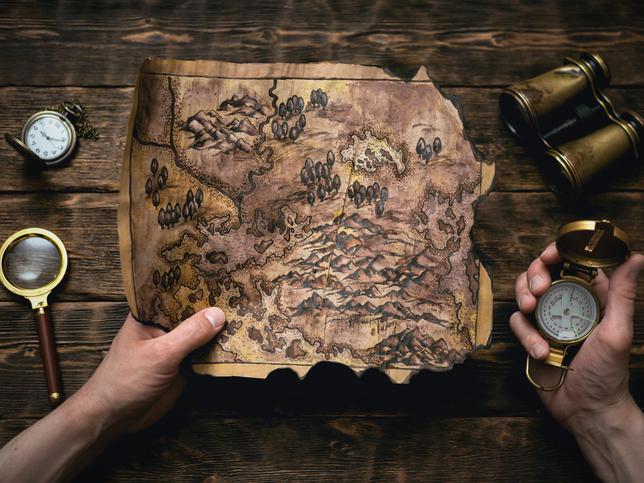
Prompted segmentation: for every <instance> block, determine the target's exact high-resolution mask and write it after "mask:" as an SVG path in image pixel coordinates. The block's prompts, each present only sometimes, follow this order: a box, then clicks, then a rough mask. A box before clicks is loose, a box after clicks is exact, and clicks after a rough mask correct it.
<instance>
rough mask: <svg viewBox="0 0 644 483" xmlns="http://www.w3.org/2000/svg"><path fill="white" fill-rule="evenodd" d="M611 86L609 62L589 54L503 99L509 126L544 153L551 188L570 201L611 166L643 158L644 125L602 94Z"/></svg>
mask: <svg viewBox="0 0 644 483" xmlns="http://www.w3.org/2000/svg"><path fill="white" fill-rule="evenodd" d="M609 82H610V70H609V69H608V65H606V62H604V60H603V59H602V58H601V57H600V56H599V55H596V54H591V53H589V52H584V53H581V54H580V55H579V56H578V57H577V58H570V57H568V58H566V59H565V60H564V63H563V65H562V66H560V67H557V68H555V69H552V70H550V71H548V72H546V73H545V74H541V75H539V76H537V77H534V78H532V79H529V80H527V81H524V82H519V83H517V84H514V85H512V86H510V87H508V88H506V89H504V90H503V92H502V94H501V96H500V98H499V105H500V108H501V115H502V117H503V120H504V122H505V124H506V126H507V127H508V129H509V130H510V132H511V133H512V134H514V135H515V136H516V137H518V138H519V139H520V140H521V141H522V142H523V143H524V144H526V145H527V146H528V147H529V148H531V149H532V150H534V151H537V152H539V153H540V154H541V156H542V168H543V172H544V175H545V177H546V181H547V183H548V185H549V187H550V189H552V191H554V192H555V193H557V194H558V195H561V196H562V197H564V198H571V199H575V198H579V197H580V196H581V195H582V194H583V193H584V191H585V190H586V189H587V188H588V186H590V185H591V184H596V183H597V181H598V180H599V179H600V175H602V174H605V173H606V171H607V170H608V169H609V168H610V167H612V166H614V165H616V164H617V163H619V162H627V163H631V164H634V163H635V162H636V161H637V160H639V159H640V156H641V155H642V139H644V121H643V120H642V118H641V117H640V116H639V115H638V114H637V113H635V112H632V111H625V112H622V113H621V114H618V113H617V111H616V110H615V108H614V107H613V104H612V103H611V101H610V99H608V97H606V95H605V94H604V93H603V92H602V91H603V89H604V88H606V87H607V86H608V84H609Z"/></svg>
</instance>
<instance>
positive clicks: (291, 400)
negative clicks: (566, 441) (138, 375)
mask: <svg viewBox="0 0 644 483" xmlns="http://www.w3.org/2000/svg"><path fill="white" fill-rule="evenodd" d="M514 310H516V308H515V304H514V303H512V302H497V303H495V305H494V331H493V334H492V346H491V347H490V348H489V349H488V350H481V351H479V352H477V353H476V354H474V355H473V357H472V358H471V359H470V360H468V361H466V362H465V363H464V364H462V365H457V366H456V367H455V368H454V370H453V371H450V372H443V373H432V372H428V371H426V372H422V373H420V374H418V375H417V376H416V377H414V378H413V379H412V381H411V382H410V384H409V385H396V384H392V383H391V382H389V380H388V379H387V378H386V377H385V376H384V375H383V374H382V373H380V372H378V371H377V370H370V371H368V372H367V373H365V374H364V375H363V376H362V377H357V376H356V375H355V374H354V373H353V372H352V371H351V370H349V369H348V368H346V367H344V366H340V365H335V364H328V363H323V364H320V365H318V366H316V367H314V368H313V369H312V370H311V372H310V373H309V375H308V376H307V377H306V378H305V379H304V380H303V381H300V380H299V379H298V378H297V377H296V376H295V374H294V373H293V372H291V371H288V370H280V371H276V372H274V373H272V374H271V375H270V376H269V377H268V379H267V380H254V379H241V378H217V379H213V378H210V377H203V376H193V377H191V380H190V384H189V386H188V388H187V389H186V391H185V393H184V395H183V397H182V398H181V399H180V401H179V406H181V407H182V408H183V411H185V412H186V413H193V414H201V415H204V416H216V417H233V416H235V417H236V416H244V415H245V416H248V415H257V414H266V415H270V414H295V415H297V414H345V415H346V414H353V415H361V414H383V415H403V414H408V415H409V414H411V415H422V414H428V412H431V414H432V415H433V416H434V417H438V416H451V417H453V416H480V415H521V414H534V413H535V412H537V411H541V410H542V406H541V403H540V402H539V401H538V399H537V398H536V396H535V392H534V390H533V388H532V387H531V386H530V385H529V384H528V383H527V381H526V380H525V377H524V375H523V364H524V357H525V355H524V352H523V350H522V349H521V348H520V347H519V346H518V344H517V341H516V339H515V338H514V336H513V335H512V333H511V331H510V330H509V327H508V318H509V316H510V314H511V313H512V312H513V311H514ZM0 311H1V312H2V313H3V322H2V323H1V324H0V341H2V342H1V343H0V361H1V362H2V363H1V364H0V387H2V388H3V389H2V391H1V392H0V418H33V417H41V416H43V415H45V414H47V412H48V411H49V405H48V403H47V401H46V398H45V395H46V388H45V382H44V376H43V373H42V367H41V363H40V354H39V349H38V339H37V336H36V332H35V330H34V324H33V321H32V315H31V312H30V310H29V309H28V308H27V306H26V305H24V304H18V303H9V302H2V303H0ZM127 312H128V308H127V305H126V304H125V303H124V302H83V303H78V302H69V303H68V302H56V303H55V304H54V305H53V306H52V313H53V317H52V318H53V321H54V330H55V333H56V340H57V344H58V355H59V359H60V362H61V369H62V375H63V382H64V388H65V392H66V394H68V395H69V394H72V393H73V392H75V391H76V390H78V388H79V387H80V386H81V385H82V384H84V383H85V381H86V380H87V379H88V378H89V377H90V376H91V375H92V373H93V372H94V370H95V369H96V367H98V365H99V364H100V362H101V360H102V358H103V356H104V355H105V353H106V351H107V350H108V349H109V346H110V344H111V341H112V339H113V337H114V335H115V334H116V332H117V331H118V330H119V328H120V327H121V324H122V322H123V320H124V319H125V316H126V314H127ZM634 327H635V334H634V348H633V350H632V361H631V388H632V391H633V394H634V396H635V398H636V400H637V401H638V402H640V404H644V299H640V301H639V302H638V304H637V310H636V320H635V326H634ZM222 394H225V397H222V396H221V395H222ZM437 394H440V397H437V396H436V395H437Z"/></svg>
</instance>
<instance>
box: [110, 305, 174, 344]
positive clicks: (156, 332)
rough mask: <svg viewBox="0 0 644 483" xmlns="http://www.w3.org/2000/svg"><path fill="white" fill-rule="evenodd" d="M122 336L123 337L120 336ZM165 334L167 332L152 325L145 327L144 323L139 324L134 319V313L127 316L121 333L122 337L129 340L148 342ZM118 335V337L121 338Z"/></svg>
mask: <svg viewBox="0 0 644 483" xmlns="http://www.w3.org/2000/svg"><path fill="white" fill-rule="evenodd" d="M120 334H122V335H120ZM163 334H165V332H164V331H163V330H161V329H159V328H158V327H153V326H151V325H145V324H144V323H142V322H139V321H138V320H136V319H135V318H134V316H133V315H132V312H130V313H128V314H127V317H126V318H125V322H123V326H122V327H121V330H120V331H119V335H120V337H124V338H126V339H128V340H147V339H154V338H155V337H159V336H160V335H163ZM119 335H117V337H118V336H119Z"/></svg>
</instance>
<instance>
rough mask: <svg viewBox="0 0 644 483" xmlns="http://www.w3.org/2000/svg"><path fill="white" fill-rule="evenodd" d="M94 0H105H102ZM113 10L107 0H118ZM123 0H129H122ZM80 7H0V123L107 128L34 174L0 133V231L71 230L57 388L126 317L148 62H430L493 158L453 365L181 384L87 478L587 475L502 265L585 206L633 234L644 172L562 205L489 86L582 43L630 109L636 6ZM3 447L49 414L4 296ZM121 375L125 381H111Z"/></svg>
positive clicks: (0, 321)
mask: <svg viewBox="0 0 644 483" xmlns="http://www.w3.org/2000/svg"><path fill="white" fill-rule="evenodd" d="M107 3H108V2H105V4H106V5H107ZM110 3H113V2H110ZM127 3H129V2H127ZM212 3H213V5H210V7H209V8H208V6H207V3H206V2H176V5H174V4H172V3H170V4H169V5H168V6H161V5H157V2H149V3H148V5H146V6H144V7H143V6H142V7H141V8H134V7H131V6H128V5H126V4H125V2H124V4H123V5H118V6H117V5H116V4H115V3H114V4H113V5H112V6H109V7H108V6H102V7H101V6H96V5H94V4H93V2H82V1H77V2H67V4H65V5H62V4H61V5H56V4H49V3H48V4H46V5H45V4H43V5H42V6H36V5H32V4H31V3H30V2H29V3H28V2H5V3H4V4H3V7H2V9H0V38H1V39H2V49H0V65H2V74H1V76H0V131H1V132H10V133H19V131H20V129H21V128H22V124H23V123H24V121H25V120H26V119H27V117H28V116H29V115H30V114H31V113H33V112H34V111H36V110H37V109H41V108H43V107H45V106H47V105H51V104H55V103H58V102H61V101H62V100H65V99H79V100H80V101H81V102H82V103H83V104H84V105H85V106H86V107H87V109H88V111H89V113H90V116H91V119H92V121H94V123H95V124H96V126H97V127H98V129H99V131H100V134H101V138H100V140H98V141H96V142H91V141H84V142H83V143H82V146H81V148H80V151H79V152H78V156H77V158H76V159H75V160H74V162H73V164H72V165H71V166H69V167H66V168H64V169H60V170H56V171H49V172H46V173H43V174H42V175H40V176H29V175H28V174H26V173H25V171H23V168H22V163H21V160H20V159H19V158H18V156H17V155H16V154H15V153H14V152H13V151H12V150H11V149H10V148H9V147H8V146H7V145H6V144H5V143H1V144H0V157H1V159H2V170H1V171H0V238H2V239H4V238H5V237H6V236H7V235H9V234H10V233H12V232H13V231H15V230H17V229H19V228H23V227H26V226H30V225H36V226H42V227H45V228H49V229H52V230H54V231H55V232H56V233H58V234H59V236H60V237H61V238H62V239H63V240H64V242H65V243H66V245H67V247H68V250H69V253H70V256H71V270H70V273H69V276H68V279H67V282H66V283H65V286H64V287H63V289H62V290H61V291H60V293H59V294H58V295H57V297H56V299H55V303H54V307H53V317H54V319H55V330H56V338H57V341H58V351H59V357H60V360H61V367H62V372H63V377H64V384H65V391H66V393H67V394H71V393H73V392H74V391H75V390H76V389H78V387H80V386H81V385H82V384H83V383H84V382H85V381H86V380H87V378H88V377H89V376H90V375H91V374H92V372H93V371H94V369H95V368H96V366H97V365H98V364H99V362H100V360H101V358H102V357H103V356H104V355H105V353H106V351H107V350H108V348H109V345H110V341H111V340H112V338H113V336H114V334H115V333H116V332H117V330H118V329H119V327H120V325H121V323H122V321H123V319H124V317H125V315H126V313H127V311H128V309H127V306H126V303H125V300H124V297H123V287H122V283H121V274H120V268H119V253H118V245H117V232H116V205H117V196H118V189H119V171H120V165H121V156H122V153H123V149H124V143H125V134H126V128H127V120H128V115H129V110H130V102H131V99H132V93H133V87H132V86H133V83H134V80H135V73H136V69H137V67H138V65H139V64H140V63H141V61H142V60H143V59H144V58H145V57H147V56H162V57H173V58H203V59H218V60H226V61H236V62H276V61H286V62H309V61H319V60H332V61H340V62H353V63H361V64H369V65H388V66H390V67H391V69H392V70H393V71H394V72H397V73H399V74H400V75H409V73H410V72H414V68H413V66H418V65H420V64H426V65H428V68H429V71H430V75H431V76H432V77H433V79H434V80H435V81H436V82H437V83H438V84H439V85H440V86H441V87H442V89H443V91H444V93H445V94H446V95H448V96H456V97H458V98H459V99H460V102H461V104H462V110H463V112H464V116H465V125H466V130H467V132H468V133H469V136H470V137H471V139H472V140H473V142H474V143H475V145H476V147H477V148H478V150H479V151H480V152H481V154H482V155H483V156H485V157H487V158H491V159H493V160H494V161H495V162H496V172H497V174H496V180H495V184H494V191H493V192H492V193H491V194H490V195H489V197H487V199H485V200H484V201H483V202H482V203H481V204H480V205H479V208H478V223H477V226H476V228H475V233H474V239H475V241H476V244H477V247H478V250H479V252H480V254H481V257H482V259H483V260H484V262H485V263H486V266H487V267H488V268H489V271H490V273H491V275H492V278H493V283H494V293H495V303H494V311H495V315H494V324H495V327H494V332H493V343H492V346H491V347H490V349H489V350H485V351H480V352H479V353H477V354H476V355H475V356H474V357H472V358H471V359H470V360H468V361H467V362H466V363H464V364H462V365H459V366H457V367H455V368H454V370H453V371H451V372H448V373H421V374H419V375H418V376H417V377H415V378H414V379H413V380H412V382H411V383H410V384H409V385H393V384H391V383H390V382H388V380H387V379H386V378H385V377H384V376H383V375H382V374H380V373H378V372H376V371H370V372H368V373H366V374H365V375H364V376H363V377H361V378H358V377H356V376H354V375H353V373H352V372H351V371H349V370H348V369H346V368H344V367H341V366H335V365H331V364H327V365H325V364H320V365H319V366H317V367H315V368H314V369H313V370H312V371H311V373H310V374H309V376H308V377H307V378H306V379H305V380H304V381H299V380H298V379H297V378H296V377H295V375H294V374H293V373H290V372H288V371H278V372H275V373H273V374H271V376H270V377H269V378H268V379H267V380H246V379H211V378H195V379H194V380H193V381H192V382H191V383H190V385H189V387H188V389H187V390H186V392H185V393H184V395H183V396H182V398H181V399H180V401H179V403H178V404H177V406H176V407H175V408H174V409H173V410H172V412H171V413H170V414H169V415H168V416H167V417H166V418H165V419H163V420H162V421H161V422H160V423H159V424H158V425H156V426H154V427H153V428H151V429H149V430H148V431H146V432H144V433H143V434H138V435H133V436H130V437H127V438H125V439H123V440H121V441H120V442H119V443H117V444H115V445H114V446H113V447H112V448H110V449H109V450H108V451H107V452H106V453H105V454H104V455H103V456H101V457H100V458H99V459H98V460H97V461H96V462H95V463H94V464H93V466H91V467H90V468H89V469H88V470H87V472H86V473H84V474H83V478H84V479H88V480H90V479H91V480H92V481H100V480H118V481H146V480H150V481H152V480H155V481H157V480H161V481H195V480H203V479H206V478H209V477H210V478H211V481H219V480H220V479H221V480H227V479H233V480H273V481H278V480H300V479H304V478H313V479H325V480H355V479H359V480H362V479H386V480H410V479H428V480H429V479H432V480H437V481H446V480H448V479H453V480H475V481H484V480H492V479H507V480H511V481H537V480H539V481H544V480H546V479H558V480H566V481H582V480H587V479H588V478H592V474H591V472H590V470H589V469H588V467H587V465H586V463H585V462H584V460H583V459H582V457H581V455H580V453H579V451H578V450H577V448H576V446H575V444H574V441H573V440H572V439H571V438H570V437H569V436H568V435H567V434H566V433H565V432H564V431H563V430H562V429H560V428H559V427H558V426H557V424H556V423H554V422H553V421H552V420H551V419H550V418H549V417H548V416H547V415H546V414H545V413H544V410H543V407H542V406H541V404H540V403H539V401H538V399H537V397H536V396H535V394H534V392H533V390H532V388H531V387H529V386H528V384H527V383H526V381H525V378H524V375H523V366H522V364H523V357H524V353H523V351H522V350H521V349H520V347H519V346H518V345H517V343H516V341H515V339H514V337H513V336H512V334H511V333H510V331H509V330H508V327H507V320H508V316H509V315H510V314H511V313H512V311H514V310H515V303H514V300H513V285H514V280H515V277H516V276H517V275H518V274H519V273H520V272H521V271H522V270H524V269H525V268H526V267H527V264H528V263H529V261H530V260H531V259H532V258H534V257H535V256H537V255H538V254H539V253H540V251H541V249H542V248H543V247H544V246H545V245H546V244H547V243H548V242H549V241H550V240H552V239H553V237H554V235H555V233H556V230H557V227H558V226H559V225H560V224H561V223H563V222H565V221H568V220H571V219H573V218H576V217H579V216H593V217H607V218H611V219H613V220H614V221H615V222H616V223H617V224H618V225H620V226H623V227H624V228H625V229H627V230H628V231H629V232H630V234H631V236H632V238H633V240H634V248H635V249H637V250H642V249H643V248H644V227H643V225H642V220H644V191H643V189H644V177H643V174H644V170H643V169H639V170H637V171H636V172H635V173H630V174H629V175H625V176H623V177H621V178H619V179H617V180H616V181H615V182H614V183H613V184H612V187H611V188H610V191H609V192H606V193H603V194H601V195H598V196H596V197H594V198H593V199H592V200H591V202H590V203H589V204H588V205H587V206H584V207H583V208H578V209H575V210H573V209H570V208H564V207H562V205H561V204H560V203H559V202H558V200H557V199H556V198H555V197H554V196H553V195H552V194H551V193H550V192H549V191H548V190H547V189H546V187H545V185H544V182H543V180H542V177H541V175H540V174H539V171H538V170H537V169H536V168H535V165H534V162H533V160H532V159H531V158H530V157H529V156H528V155H527V154H526V152H525V151H524V149H522V148H521V147H520V146H518V145H517V143H516V142H515V140H514V139H512V138H511V137H510V136H509V134H508V133H507V132H506V130H505V129H504V128H503V126H502V124H501V121H500V119H499V113H498V108H497V99H498V95H499V92H500V88H501V87H503V86H505V85H507V84H510V83H512V82H513V81H517V80H519V79H524V78H527V77H530V76H532V75H536V74H538V73H541V72H543V71H545V70H547V69H549V68H552V67H554V66H557V65H559V63H560V61H561V59H562V58H563V57H564V56H565V55H569V54H573V53H575V52H577V51H579V50H580V49H590V50H593V51H596V52H598V53H600V54H601V55H603V56H604V57H605V59H606V60H607V62H608V63H609V65H610V66H611V68H612V70H613V82H612V87H611V88H610V89H609V94H610V96H611V97H612V98H613V99H614V101H615V102H616V103H617V104H618V105H619V106H621V107H622V108H631V109H636V110H639V111H640V112H642V111H644V83H643V82H642V81H643V77H642V72H641V65H642V60H644V15H642V10H641V4H640V3H641V2H639V1H630V2H612V1H600V2H587V3H586V4H584V3H582V2H579V1H561V2H555V1H552V0H545V1H543V2H538V3H535V5H534V6H530V4H531V2H519V1H517V2H514V3H512V4H510V5H505V6H504V5H500V4H499V3H498V2H476V4H474V2H469V3H471V4H472V5H461V4H460V3H456V2H452V1H435V2H432V3H427V4H426V5H421V3H422V2H410V3H413V4H414V6H404V5H403V3H404V2H395V1H390V2H385V1H381V2H369V1H349V0H344V1H341V2H330V1H329V2H314V1H307V2H256V5H250V4H248V2H242V1H238V0H237V1H227V2H218V3H219V5H217V6H215V5H214V2H212ZM638 298H639V302H638V305H637V315H636V321H635V324H636V325H635V345H634V348H633V350H632V361H631V368H632V369H631V387H632V390H633V392H634V394H635V397H636V399H637V400H638V402H639V403H640V404H642V403H644V320H643V318H644V310H643V309H644V288H640V289H639V291H638ZM0 306H1V314H2V315H1V316H0V443H2V444H4V443H5V442H6V441H8V440H9V439H10V438H11V437H12V436H13V435H15V434H16V433H17V432H19V431H20V430H22V429H24V428H25V427H27V426H28V425H30V424H31V423H33V422H34V421H35V420H36V419H38V418H40V417H42V416H44V415H45V414H47V412H48V411H49V407H48V404H47V402H46V397H45V395H46V389H45V384H44V378H43V374H42V367H41V362H40V355H39V350H38V344H37V338H36V332H35V328H34V324H33V322H32V320H31V313H30V311H29V309H28V307H27V306H26V305H25V304H24V303H21V302H20V301H17V300H16V299H15V298H13V297H11V296H10V295H9V294H8V293H7V292H6V291H4V290H2V291H0ZM124 376H125V375H124Z"/></svg>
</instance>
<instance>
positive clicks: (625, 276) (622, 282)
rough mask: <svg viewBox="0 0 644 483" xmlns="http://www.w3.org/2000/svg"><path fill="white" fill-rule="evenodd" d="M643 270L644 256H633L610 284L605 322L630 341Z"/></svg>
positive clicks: (612, 278)
mask: <svg viewBox="0 0 644 483" xmlns="http://www.w3.org/2000/svg"><path fill="white" fill-rule="evenodd" d="M642 268H644V256H643V255H640V254H634V255H631V256H630V257H629V258H628V260H626V262H624V263H623V264H622V265H620V266H619V267H618V268H617V269H616V270H615V272H614V273H613V275H612V276H611V278H610V281H609V284H608V295H607V299H606V311H605V313H604V321H605V323H606V325H609V326H611V327H610V328H611V330H612V331H613V332H614V333H616V334H620V335H625V336H627V337H628V338H629V339H630V337H632V333H633V314H634V312H635V296H636V290H637V276H638V275H639V273H640V270H642Z"/></svg>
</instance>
